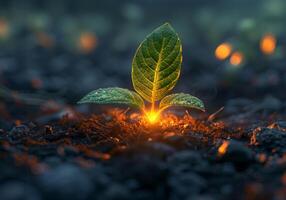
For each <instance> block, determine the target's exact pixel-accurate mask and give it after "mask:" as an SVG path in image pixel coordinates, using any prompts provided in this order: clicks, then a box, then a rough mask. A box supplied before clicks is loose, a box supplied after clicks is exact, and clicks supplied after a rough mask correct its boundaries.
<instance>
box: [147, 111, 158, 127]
mask: <svg viewBox="0 0 286 200" xmlns="http://www.w3.org/2000/svg"><path fill="white" fill-rule="evenodd" d="M146 115H147V118H148V120H149V122H150V123H151V124H153V123H155V122H157V121H158V119H159V118H160V113H159V112H154V111H151V112H149V113H146Z"/></svg>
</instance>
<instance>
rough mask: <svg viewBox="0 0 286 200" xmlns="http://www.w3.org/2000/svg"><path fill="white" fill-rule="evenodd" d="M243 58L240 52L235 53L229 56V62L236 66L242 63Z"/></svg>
mask: <svg viewBox="0 0 286 200" xmlns="http://www.w3.org/2000/svg"><path fill="white" fill-rule="evenodd" d="M243 58H244V56H243V54H242V53H241V52H238V51H236V52H234V53H233V54H232V55H231V57H230V60H229V62H230V64H232V65H233V66H238V65H240V64H241V63H242V62H243Z"/></svg>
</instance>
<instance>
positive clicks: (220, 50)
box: [215, 43, 232, 60]
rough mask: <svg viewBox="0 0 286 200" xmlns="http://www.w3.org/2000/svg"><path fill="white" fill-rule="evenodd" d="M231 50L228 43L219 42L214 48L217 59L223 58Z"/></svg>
mask: <svg viewBox="0 0 286 200" xmlns="http://www.w3.org/2000/svg"><path fill="white" fill-rule="evenodd" d="M231 52H232V46H231V44H229V43H222V44H220V45H219V46H218V47H217V48H216V50H215V56H216V58H217V59H219V60H225V59H226V58H227V57H228V56H229V55H230V54H231Z"/></svg>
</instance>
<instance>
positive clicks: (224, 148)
mask: <svg viewBox="0 0 286 200" xmlns="http://www.w3.org/2000/svg"><path fill="white" fill-rule="evenodd" d="M228 145H229V142H228V141H224V142H223V143H222V145H220V147H219V148H218V153H219V155H224V154H225V153H226V151H227V148H228Z"/></svg>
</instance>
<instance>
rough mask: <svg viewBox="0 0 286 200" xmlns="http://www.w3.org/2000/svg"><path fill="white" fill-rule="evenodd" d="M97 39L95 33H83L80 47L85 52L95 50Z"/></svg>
mask: <svg viewBox="0 0 286 200" xmlns="http://www.w3.org/2000/svg"><path fill="white" fill-rule="evenodd" d="M96 44H97V40H96V36H95V35H94V34H93V33H89V32H87V33H82V34H81V36H80V38H79V47H80V49H81V50H82V51H83V52H84V53H89V52H91V51H93V50H94V49H95V47H96Z"/></svg>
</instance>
